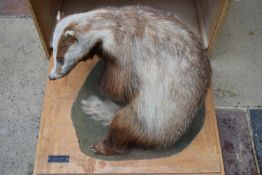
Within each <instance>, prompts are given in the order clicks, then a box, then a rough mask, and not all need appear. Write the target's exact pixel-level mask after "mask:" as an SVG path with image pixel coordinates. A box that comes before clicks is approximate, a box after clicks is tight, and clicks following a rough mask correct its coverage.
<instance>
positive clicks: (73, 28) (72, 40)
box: [49, 13, 113, 80]
mask: <svg viewBox="0 0 262 175" xmlns="http://www.w3.org/2000/svg"><path fill="white" fill-rule="evenodd" d="M93 14H94V13H91V14H90V15H89V13H87V14H76V15H71V16H68V17H65V18H63V19H62V20H61V21H59V22H58V24H57V25H56V27H55V31H54V34H53V41H52V47H53V58H54V65H53V68H52V70H51V73H50V75H49V79H50V80H56V79H59V78H61V77H63V76H65V75H66V74H67V73H69V72H70V71H71V70H72V69H73V68H74V67H75V65H76V64H77V63H79V62H80V61H82V60H85V58H92V56H93V55H95V54H96V53H93V52H94V50H95V51H97V50H104V48H109V47H110V45H111V44H112V42H113V39H112V38H113V37H112V33H111V31H108V30H104V29H103V28H102V27H101V26H102V25H103V24H102V23H101V22H99V21H98V20H97V22H96V23H97V24H96V26H100V28H101V29H100V30H98V29H93V28H92V25H91V22H90V21H91V20H90V21H89V20H88V19H89V18H88V16H91V15H93ZM92 17H93V16H92ZM93 21H94V20H93ZM97 48H99V49H97ZM100 48H103V49H100ZM100 52H102V51H100Z"/></svg>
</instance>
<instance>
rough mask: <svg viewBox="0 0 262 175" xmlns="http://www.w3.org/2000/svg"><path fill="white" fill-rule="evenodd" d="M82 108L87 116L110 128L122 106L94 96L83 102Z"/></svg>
mask: <svg viewBox="0 0 262 175" xmlns="http://www.w3.org/2000/svg"><path fill="white" fill-rule="evenodd" d="M81 107H82V111H83V112H84V113H85V114H86V115H88V116H89V117H91V118H92V119H94V120H96V121H100V122H102V124H103V125H104V126H108V125H109V124H110V123H111V121H112V119H113V117H114V115H115V114H116V113H117V111H118V110H119V109H120V107H121V106H119V105H117V104H115V103H113V102H112V101H110V100H103V99H100V98H99V97H97V96H94V95H92V96H90V97H88V98H87V99H86V100H82V101H81Z"/></svg>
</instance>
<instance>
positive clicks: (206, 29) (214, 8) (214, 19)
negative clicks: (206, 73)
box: [195, 0, 231, 54]
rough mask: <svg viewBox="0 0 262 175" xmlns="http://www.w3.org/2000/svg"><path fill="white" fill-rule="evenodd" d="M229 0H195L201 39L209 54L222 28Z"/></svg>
mask: <svg viewBox="0 0 262 175" xmlns="http://www.w3.org/2000/svg"><path fill="white" fill-rule="evenodd" d="M230 1H231V0H216V1H214V0H195V4H196V9H197V13H198V21H199V26H200V33H201V37H202V38H203V42H204V45H205V47H206V48H208V52H209V54H211V52H212V49H213V46H214V43H215V40H216V38H217V36H218V33H219V32H220V30H221V28H222V24H223V21H224V19H225V17H226V15H227V12H228V9H229V7H230Z"/></svg>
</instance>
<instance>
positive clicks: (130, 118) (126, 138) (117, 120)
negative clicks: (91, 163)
mask: <svg viewBox="0 0 262 175" xmlns="http://www.w3.org/2000/svg"><path fill="white" fill-rule="evenodd" d="M132 109H133V108H132V107H131V106H130V105H127V106H126V107H124V108H123V109H121V110H120V111H119V112H118V113H117V114H116V115H115V116H114V117H113V120H112V122H111V124H110V125H109V131H108V133H107V135H106V137H105V138H104V139H103V140H102V141H101V142H99V143H97V144H94V145H92V146H91V150H92V151H94V152H95V153H97V154H103V155H111V154H123V153H124V152H125V151H126V150H128V148H130V147H141V148H143V147H144V148H145V147H148V146H149V145H150V144H149V143H150V142H148V141H147V140H146V139H148V138H147V137H144V136H145V133H144V130H143V126H142V123H141V122H139V120H138V117H137V115H136V112H135V111H133V110H132Z"/></svg>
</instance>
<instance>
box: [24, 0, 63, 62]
mask: <svg viewBox="0 0 262 175" xmlns="http://www.w3.org/2000/svg"><path fill="white" fill-rule="evenodd" d="M61 2H62V0H45V1H38V0H28V4H29V8H30V11H31V14H32V17H33V20H34V23H35V26H36V29H37V31H38V35H39V37H40V40H41V42H42V45H43V48H44V51H45V53H46V55H47V57H48V58H50V48H51V41H52V34H53V30H54V27H55V24H56V15H57V12H58V10H59V8H60V4H61Z"/></svg>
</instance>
